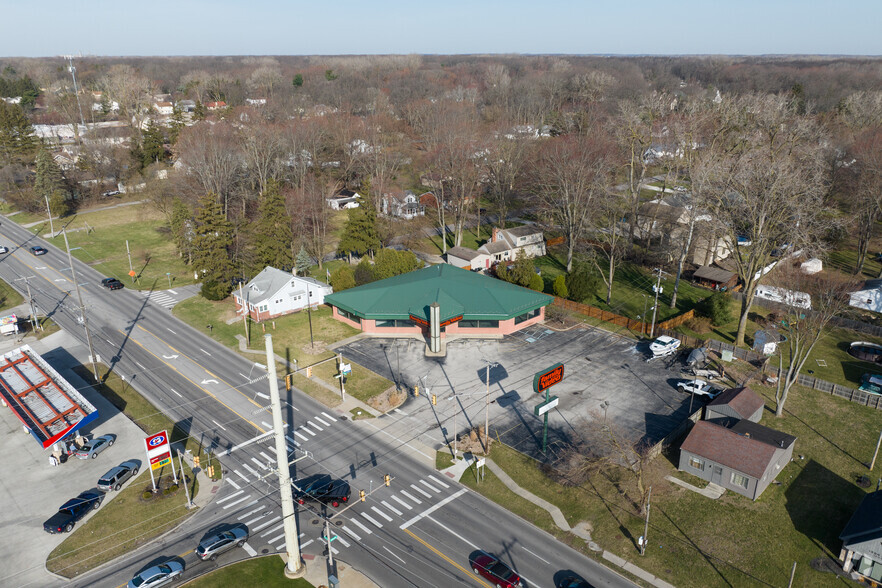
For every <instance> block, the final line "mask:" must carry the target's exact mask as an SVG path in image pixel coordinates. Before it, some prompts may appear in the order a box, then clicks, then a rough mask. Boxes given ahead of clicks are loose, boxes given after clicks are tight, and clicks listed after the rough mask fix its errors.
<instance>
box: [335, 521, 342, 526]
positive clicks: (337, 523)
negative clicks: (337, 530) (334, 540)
mask: <svg viewBox="0 0 882 588" xmlns="http://www.w3.org/2000/svg"><path fill="white" fill-rule="evenodd" d="M334 524H335V525H336V526H338V527H342V526H343V521H334Z"/></svg>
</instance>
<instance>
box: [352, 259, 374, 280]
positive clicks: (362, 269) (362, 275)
mask: <svg viewBox="0 0 882 588" xmlns="http://www.w3.org/2000/svg"><path fill="white" fill-rule="evenodd" d="M376 279H377V278H376V277H375V276H374V268H373V265H371V260H369V259H368V258H367V257H362V258H361V261H359V262H358V265H357V266H355V285H356V286H363V285H365V284H370V283H371V282H373V281H374V280H376Z"/></svg>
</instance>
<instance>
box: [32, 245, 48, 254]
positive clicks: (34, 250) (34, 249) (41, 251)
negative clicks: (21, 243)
mask: <svg viewBox="0 0 882 588" xmlns="http://www.w3.org/2000/svg"><path fill="white" fill-rule="evenodd" d="M31 253H33V254H34V255H46V254H47V253H49V250H48V249H46V248H45V247H40V246H39V245H34V246H33V247H31Z"/></svg>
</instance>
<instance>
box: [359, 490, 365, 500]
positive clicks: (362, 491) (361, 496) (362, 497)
mask: <svg viewBox="0 0 882 588" xmlns="http://www.w3.org/2000/svg"><path fill="white" fill-rule="evenodd" d="M358 497H359V498H360V499H361V501H362V502H364V490H359V491H358Z"/></svg>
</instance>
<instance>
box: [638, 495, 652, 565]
mask: <svg viewBox="0 0 882 588" xmlns="http://www.w3.org/2000/svg"><path fill="white" fill-rule="evenodd" d="M651 499H652V486H650V487H649V494H647V495H646V522H645V523H644V524H643V537H641V539H642V541H641V542H640V555H643V554H644V553H646V541H647V539H646V537H647V534H648V533H649V501H650V500H651Z"/></svg>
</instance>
